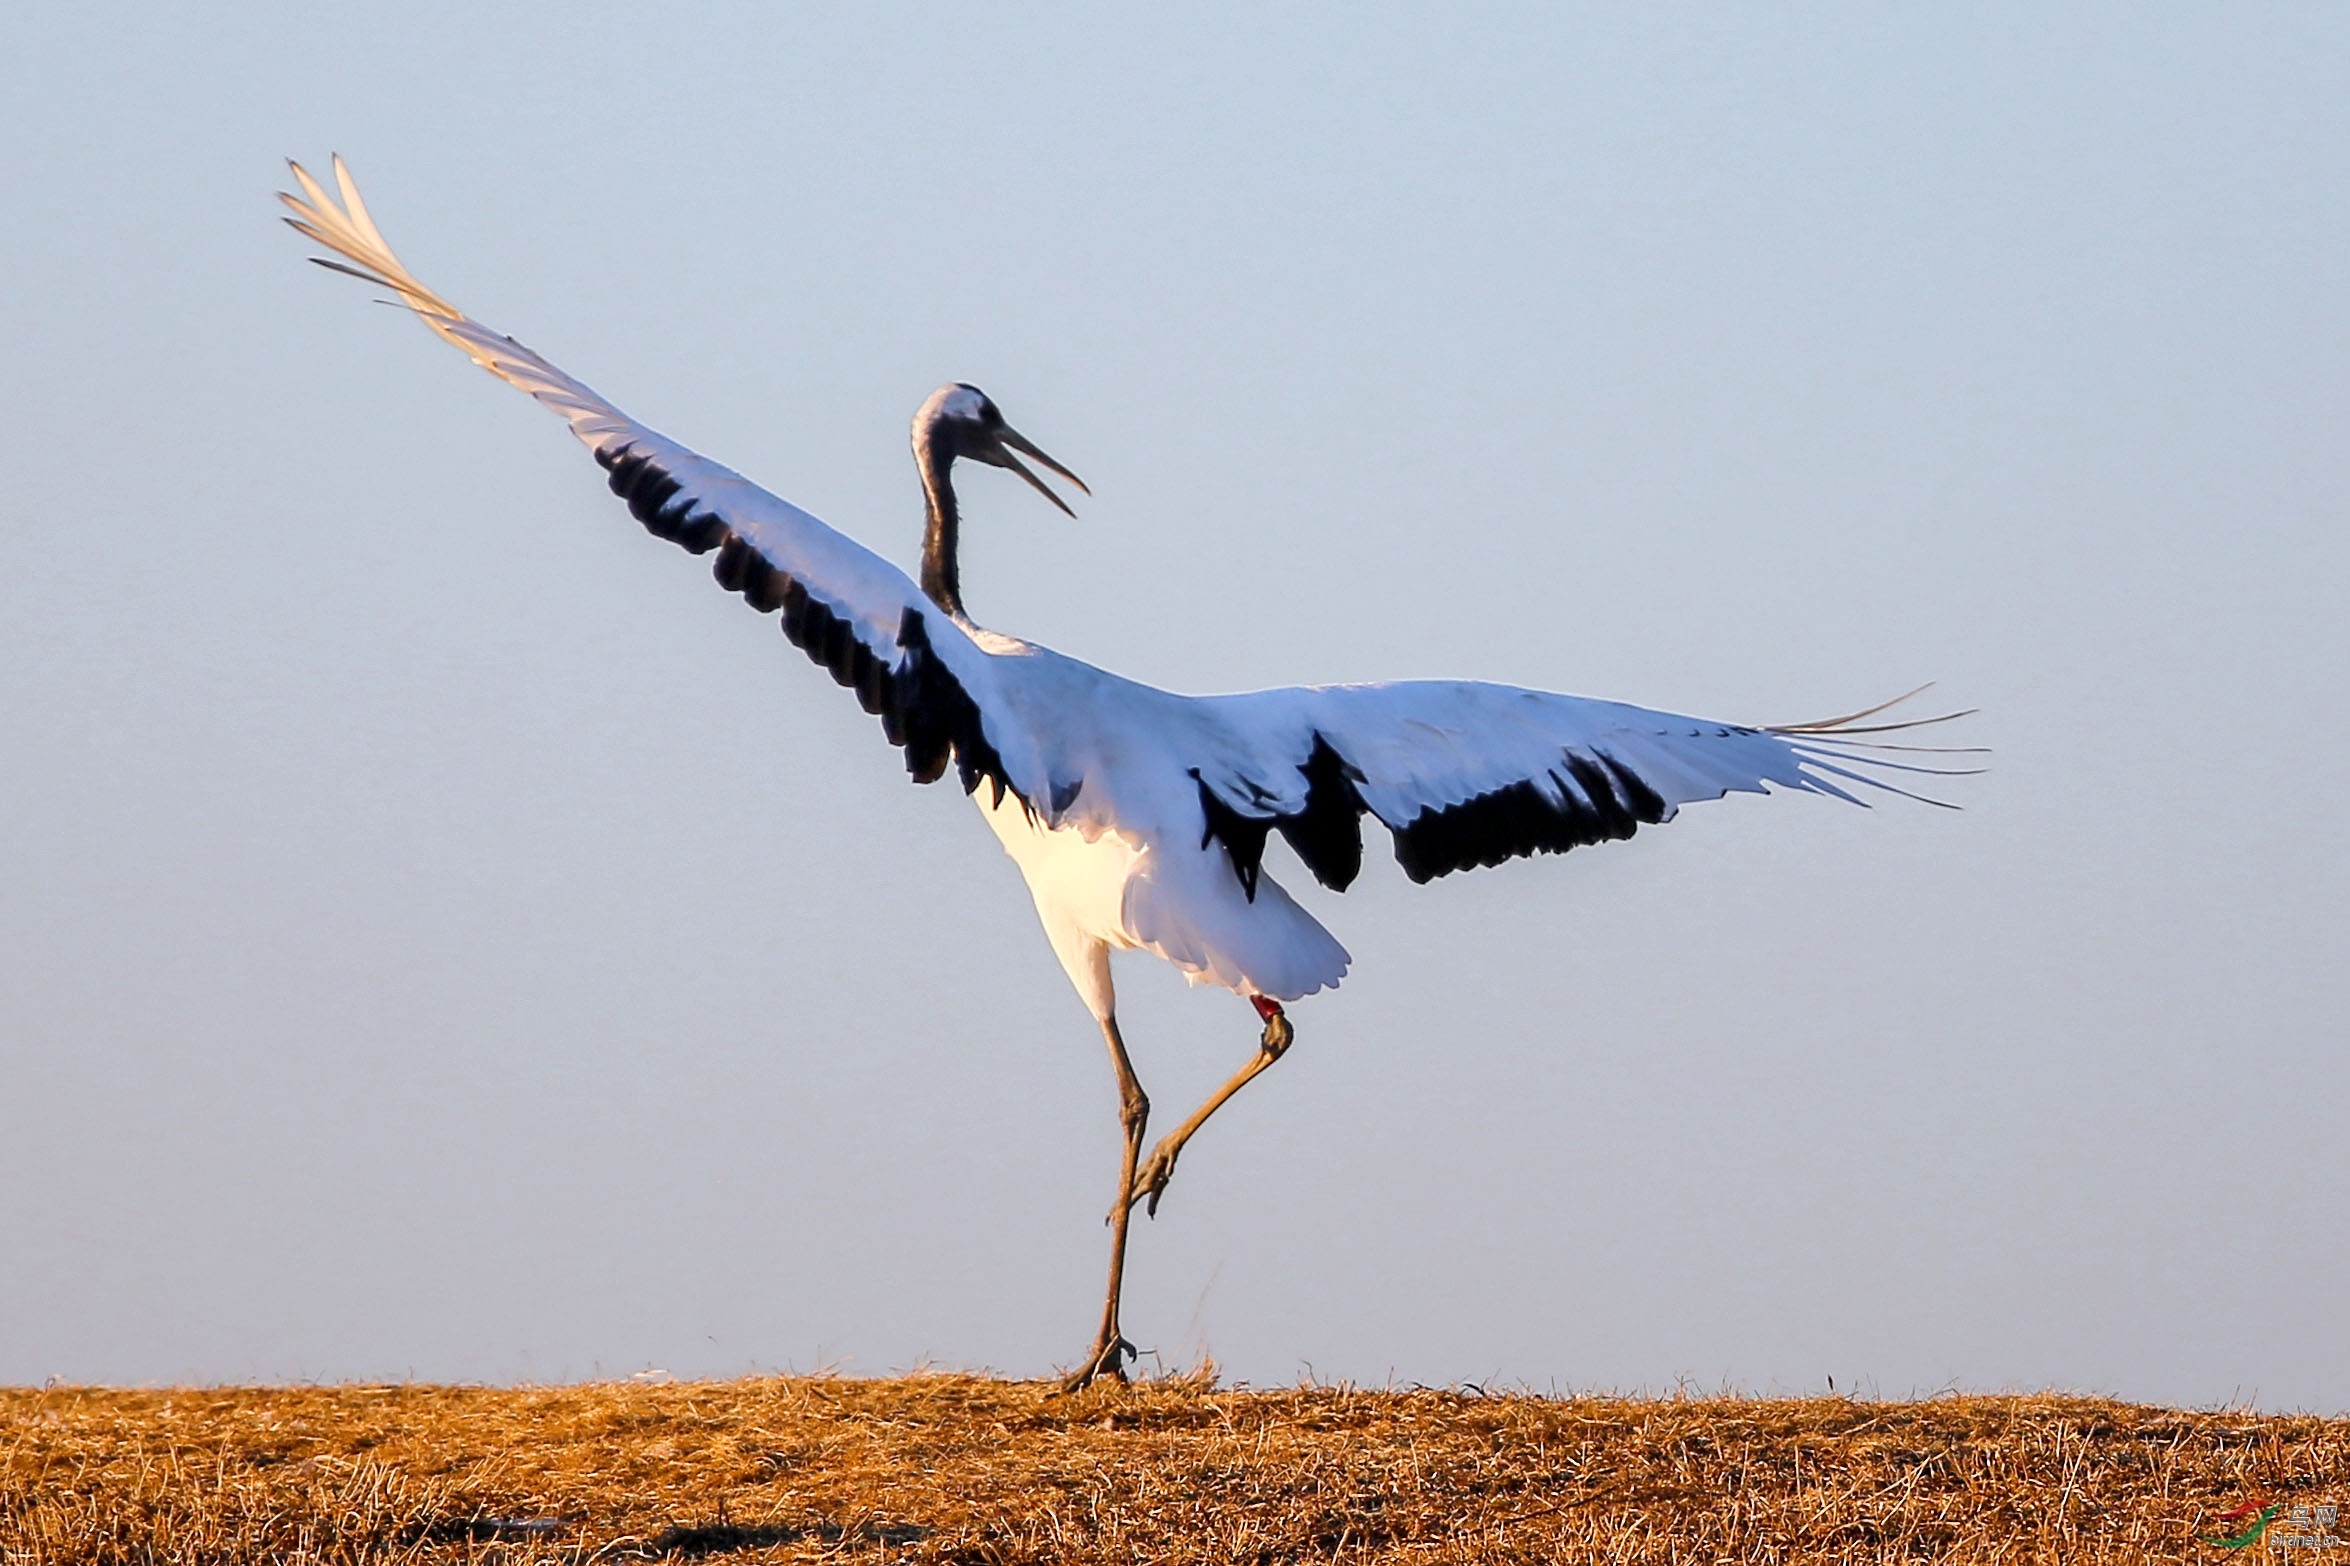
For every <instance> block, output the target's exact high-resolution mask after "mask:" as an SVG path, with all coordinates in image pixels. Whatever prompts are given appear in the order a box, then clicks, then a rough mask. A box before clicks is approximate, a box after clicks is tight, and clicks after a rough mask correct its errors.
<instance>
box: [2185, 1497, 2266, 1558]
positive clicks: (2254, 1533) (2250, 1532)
mask: <svg viewBox="0 0 2350 1566" xmlns="http://www.w3.org/2000/svg"><path fill="white" fill-rule="evenodd" d="M2284 1509H2285V1503H2284V1502H2282V1501H2279V1502H2277V1503H2276V1504H2274V1505H2272V1506H2263V1507H2261V1508H2260V1515H2259V1516H2257V1517H2253V1518H2252V1524H2251V1526H2250V1527H2248V1528H2246V1529H2245V1530H2244V1531H2243V1532H2242V1533H2239V1534H2236V1535H2233V1536H2232V1537H2229V1538H2225V1539H2206V1540H2204V1541H2203V1542H2204V1543H2205V1544H2216V1545H2218V1546H2219V1547H2220V1548H2221V1549H2223V1550H2241V1549H2245V1548H2248V1547H2249V1546H2251V1545H2255V1544H2258V1543H2259V1542H2260V1536H2261V1535H2262V1534H2264V1533H2266V1532H2268V1525H2269V1524H2270V1523H2272V1522H2275V1521H2276V1520H2277V1513H2279V1512H2281V1511H2283V1510H2284ZM2252 1511H2253V1508H2252V1507H2250V1506H2239V1507H2237V1508H2236V1509H2235V1510H2234V1511H2232V1512H2222V1513H2220V1514H2219V1520H2220V1521H2221V1522H2234V1521H2235V1520H2236V1519H2237V1518H2239V1517H2250V1516H2251V1515H2252Z"/></svg>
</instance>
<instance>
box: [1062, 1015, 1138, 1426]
mask: <svg viewBox="0 0 2350 1566" xmlns="http://www.w3.org/2000/svg"><path fill="white" fill-rule="evenodd" d="M1102 1037H1103V1038H1105V1039H1107V1040H1108V1041H1109V1045H1110V1064H1111V1065H1112V1066H1113V1067H1115V1068H1116V1070H1117V1072H1118V1123H1119V1124H1120V1125H1121V1126H1123V1127H1124V1128H1125V1130H1126V1156H1125V1158H1124V1160H1123V1161H1121V1162H1120V1164H1119V1166H1118V1204H1117V1205H1116V1206H1115V1207H1113V1208H1111V1209H1110V1290H1109V1295H1108V1297H1107V1298H1106V1299H1104V1300H1103V1302H1102V1330H1101V1332H1100V1333H1099V1334H1098V1335H1097V1336H1096V1337H1095V1338H1094V1343H1093V1351H1092V1353H1090V1354H1088V1355H1087V1356H1086V1360H1085V1364H1084V1366H1083V1367H1082V1368H1080V1369H1079V1370H1078V1371H1077V1373H1076V1374H1075V1375H1073V1376H1071V1377H1069V1378H1068V1379H1067V1380H1066V1381H1064V1382H1062V1383H1061V1390H1063V1391H1064V1392H1075V1391H1077V1390H1078V1389H1079V1388H1081V1387H1084V1386H1087V1385H1089V1384H1090V1383H1091V1382H1092V1381H1093V1380H1094V1378H1096V1377H1097V1376H1109V1377H1111V1378H1113V1379H1115V1380H1118V1381H1124V1380H1125V1379H1126V1361H1127V1360H1128V1359H1130V1358H1132V1357H1133V1354H1134V1345H1133V1344H1131V1343H1129V1342H1127V1341H1126V1337H1125V1334H1124V1333H1122V1332H1120V1331H1119V1330H1118V1294H1119V1291H1120V1290H1121V1289H1123V1288H1124V1287H1125V1283H1126V1224H1127V1219H1128V1217H1129V1216H1130V1215H1131V1214H1132V1212H1133V1209H1134V1201H1135V1190H1134V1169H1135V1164H1136V1162H1137V1161H1138V1160H1139V1159H1140V1158H1141V1157H1142V1132H1143V1128H1144V1127H1145V1126H1147V1125H1148V1124H1150V1118H1151V1101H1150V1098H1149V1096H1148V1095H1147V1094H1145V1093H1144V1092H1143V1090H1142V1080H1141V1079H1140V1078H1139V1077H1137V1076H1135V1074H1134V1062H1133V1061H1131V1060H1129V1059H1127V1057H1126V1041H1125V1040H1124V1039H1122V1038H1120V1037H1119V1036H1118V1019H1117V1018H1116V1017H1115V1016H1104V1017H1103V1018H1102Z"/></svg>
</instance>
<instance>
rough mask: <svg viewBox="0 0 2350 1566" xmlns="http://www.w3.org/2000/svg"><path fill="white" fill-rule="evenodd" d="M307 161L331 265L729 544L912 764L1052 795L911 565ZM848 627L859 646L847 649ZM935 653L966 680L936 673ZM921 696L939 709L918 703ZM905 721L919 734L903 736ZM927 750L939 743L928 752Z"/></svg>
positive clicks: (990, 674)
mask: <svg viewBox="0 0 2350 1566" xmlns="http://www.w3.org/2000/svg"><path fill="white" fill-rule="evenodd" d="M292 168H293V173H294V178H295V179H296V180H297V181H298V182H299V183H300V184H301V187H302V191H303V195H302V196H293V195H283V196H281V197H280V199H281V200H283V201H284V202H285V204H286V205H287V206H288V207H290V208H291V209H292V210H293V213H294V215H293V216H292V217H290V218H288V219H287V220H286V221H287V222H288V223H290V224H291V225H292V226H293V227H294V228H295V229H297V230H298V231H300V232H301V233H302V234H304V235H306V236H307V237H309V238H310V239H313V240H315V241H317V242H318V243H319V244H321V245H324V246H325V247H327V248H328V249H329V250H332V251H333V252H334V253H335V254H336V255H338V256H340V257H342V258H343V260H342V261H341V262H336V261H326V260H321V261H320V262H319V265H321V266H325V267H329V268H331V269H333V270H335V271H338V272H344V273H347V274H349V275H351V276H354V277H357V278H360V279H362V280H363V281H366V282H370V283H374V284H376V285H378V286H380V287H383V288H388V289H390V290H391V291H392V292H393V293H395V294H397V295H398V296H399V297H400V299H401V301H402V302H403V303H405V304H406V305H407V306H408V307H409V309H411V310H413V311H414V312H415V313H416V316H417V318H418V319H419V320H421V321H422V322H423V323H424V324H425V325H426V326H428V327H430V328H431V329H432V330H433V331H434V332H435V333H436V334H438V335H439V336H440V337H441V338H442V339H443V340H445V341H447V342H448V343H450V344H452V345H453V346H455V347H456V348H458V349H460V350H461V351H462V352H463V353H464V354H465V355H466V357H468V358H470V359H471V360H472V361H473V362H474V363H475V364H478V365H480V366H481V367H482V368H483V369H485V370H487V371H489V372H490V373H491V374H492V375H495V376H497V377H498V378H499V379H500V380H502V381H504V382H506V383H507V384H508V385H510V386H514V387H517V388H519V389H521V390H522V391H525V392H528V393H529V394H530V395H531V396H532V397H534V398H536V399H537V400H538V401H539V402H540V403H542V404H543V405H545V406H546V407H548V408H549V409H552V410H553V411H554V412H555V413H556V414H558V415H559V416H561V417H562V419H563V420H564V422H565V423H567V424H569V425H570V426H571V431H572V433H573V434H574V435H576V436H578V437H579V439H580V441H581V443H582V444H584V445H585V446H587V448H588V449H589V450H590V451H592V452H594V453H595V454H596V457H597V460H598V461H600V462H602V463H603V464H604V466H605V467H606V468H607V469H608V470H610V471H611V473H612V486H613V488H614V489H615V490H616V491H618V492H620V493H621V494H622V495H623V497H624V498H626V499H627V500H628V501H629V502H630V508H631V510H632V511H634V512H635V513H636V514H637V516H638V518H639V520H640V521H643V522H644V523H645V525H646V526H647V527H648V528H649V529H651V530H652V531H653V532H655V533H657V534H659V535H661V536H663V537H667V538H671V539H673V540H674V541H676V542H679V543H682V544H684V545H685V546H686V547H687V548H689V549H692V550H693V551H694V552H696V553H702V552H705V551H707V550H709V549H712V548H716V549H719V550H720V557H719V576H720V580H721V581H722V582H725V583H726V585H728V586H729V587H732V588H735V589H737V590H739V591H741V592H743V594H744V596H745V597H746V598H748V599H750V600H751V602H752V603H753V604H754V606H756V607H759V608H761V609H774V608H778V607H780V608H782V609H783V610H784V612H785V628H786V630H787V632H788V633H790V634H791V635H792V637H793V640H794V641H795V642H798V643H799V644H800V645H801V646H802V647H803V648H804V649H805V650H807V651H808V652H809V654H810V656H812V657H814V658H816V659H817V660H818V661H819V662H825V663H827V664H828V665H829V666H830V667H831V669H832V671H833V674H834V676H835V677H836V678H838V679H839V680H840V681H841V683H843V684H854V685H856V686H857V687H858V694H859V695H860V697H861V698H863V699H864V700H865V702H866V705H867V707H868V708H869V709H870V710H873V711H876V712H879V713H881V714H882V716H883V718H884V722H885V724H886V725H889V726H890V727H891V730H892V732H891V737H892V739H893V740H895V741H897V742H899V743H903V744H906V745H907V764H908V767H909V768H910V769H913V770H915V771H916V775H917V776H922V774H923V771H924V770H925V769H927V770H929V775H930V776H936V775H937V774H936V770H935V768H936V766H938V765H943V761H944V749H943V747H944V746H947V745H950V744H951V746H952V748H953V750H954V753H955V755H956V758H957V760H958V761H959V763H960V764H961V766H962V768H963V773H964V782H965V786H966V787H970V786H972V785H973V784H974V783H975V782H976V780H977V778H978V777H979V776H989V777H993V778H995V779H996V780H997V781H998V782H999V783H1001V784H1003V785H1006V786H1008V787H1010V788H1011V789H1012V790H1013V791H1014V792H1015V793H1017V794H1018V795H1020V797H1021V798H1022V800H1024V801H1037V800H1042V799H1043V798H1044V797H1045V788H1046V783H1045V770H1044V767H1043V764H1042V761H1041V760H1040V757H1039V755H1038V751H1037V748H1036V745H1035V743H1034V741H1033V738H1032V737H1031V735H1030V733H1029V732H1028V730H1027V729H1026V728H1025V727H1024V726H1023V725H1020V724H1017V723H1013V722H1010V721H1008V719H1007V718H1006V716H1005V713H1006V709H1005V705H1004V703H1003V700H1002V696H1001V692H1000V690H999V689H998V686H997V669H996V667H995V663H996V660H994V659H992V658H990V657H989V656H988V655H987V653H985V652H984V651H982V650H981V649H980V648H979V646H978V645H977V644H976V643H974V642H973V641H972V639H971V636H970V634H969V632H968V631H967V630H966V629H965V628H964V627H963V626H962V625H961V624H960V623H958V622H957V621H956V620H955V619H954V617H952V616H950V615H948V614H946V613H945V612H944V611H942V610H940V609H939V608H938V607H937V606H936V605H934V604H932V603H931V602H930V601H929V599H927V598H925V597H924V596H923V595H922V593H921V591H920V590H919V589H918V588H916V587H915V585H914V583H913V582H912V580H910V579H909V578H908V577H907V576H906V574H905V573H904V572H903V571H901V570H899V569H898V568H897V567H896V566H894V565H892V564H890V563H889V562H888V561H887V560H884V559H883V558H882V557H881V556H879V555H877V554H875V553H874V552H873V551H871V550H869V549H867V548H865V546H864V545H862V544H859V543H857V542H856V541H855V540H853V539H851V538H848V537H847V536H845V535H843V534H841V533H839V532H836V531H835V530H834V529H832V528H830V527H828V526H826V525H825V524H824V523H823V522H821V521H819V520H817V519H816V518H815V517H813V516H811V515H809V514H808V513H807V512H805V511H802V510H801V509H799V508H798V507H797V506H794V505H792V504H790V503H789V502H787V501H784V500H781V499H779V498H777V497H776V496H775V495H772V494H770V493H769V492H768V491H766V490H764V489H762V488H760V487H759V486H758V485H756V484H754V483H752V482H751V481H750V480H748V479H746V478H744V477H743V476H742V475H741V474H739V473H736V472H734V471H733V470H731V469H729V468H725V467H721V466H720V465H719V464H717V463H715V462H712V461H710V460H708V459H707V458H705V457H702V456H699V455H697V454H696V453H694V452H692V451H690V450H688V449H687V448H685V447H683V446H680V445H678V444H677V443H676V442H674V441H671V440H669V439H667V438H666V437H664V436H662V435H660V434H658V433H656V432H655V431H653V430H650V429H647V428H646V427H645V426H643V425H641V424H639V423H637V422H636V421H635V420H633V419H631V418H630V417H629V416H628V415H627V414H625V413H623V412H621V411H620V410H619V409H618V408H616V407H614V406H613V405H612V404H611V403H609V402H607V401H606V400H605V399H604V398H603V397H601V396H599V395H597V394H596V392H594V391H593V390H591V389H590V388H589V387H587V386H585V385H583V384H582V383H581V382H579V381H577V380H574V379H573V378H572V377H571V376H569V375H566V374H565V373H564V372H563V371H561V370H559V369H557V368H556V367H555V366H554V365H552V364H550V363H548V362H547V361H546V360H545V359H543V358H541V357H540V356H539V355H538V354H536V353H533V352H532V351H531V350H530V349H528V348H525V347H524V346H522V344H520V343H518V342H516V341H515V340H514V339H513V338H511V337H507V336H504V335H502V334H501V333H498V332H494V331H492V330H490V329H489V328H488V327H486V326H484V325H482V324H481V323H480V322H478V321H475V320H473V319H471V318H470V317H468V316H467V315H466V314H465V313H464V312H463V311H461V310H459V309H458V308H457V307H456V306H455V305H453V304H451V303H449V302H448V301H447V300H446V299H443V298H442V297H441V296H440V295H438V294H436V293H434V292H433V291H432V290H431V289H429V288H426V287H425V286H424V285H423V284H422V283H421V282H419V281H417V279H416V277H415V276H414V275H413V274H412V273H410V272H409V271H408V269H407V268H406V267H405V266H404V265H402V264H401V262H400V259H399V257H398V256H396V255H394V254H393V252H392V248H391V246H390V245H389V244H387V243H385V241H384V238H383V235H382V234H381V233H380V232H379V231H378V230H377V228H376V226H375V223H374V220H373V219H372V218H371V217H370V216H369V214H368V211H367V207H366V204H365V203H364V202H363V201H362V200H361V199H360V196H359V189H358V186H357V185H356V184H354V183H353V181H352V179H351V175H350V171H349V170H348V169H346V168H345V167H344V166H343V160H342V159H341V158H339V157H338V158H336V159H335V160H334V177H335V184H336V187H337V189H338V191H339V192H340V194H341V197H342V200H341V202H340V203H339V204H338V203H337V202H336V201H335V200H334V199H333V198H332V197H330V196H329V195H328V194H327V192H326V191H325V190H324V189H323V188H322V187H321V186H320V185H319V183H318V181H317V180H315V179H313V178H312V177H311V176H310V174H309V172H308V171H307V170H305V169H304V168H303V167H302V166H301V165H300V164H298V163H297V164H294V165H292ZM344 263H348V264H344ZM803 600H804V601H805V602H804V603H803ZM807 605H813V606H815V607H814V608H809V607H807ZM917 627H918V628H919V629H918V630H917V629H916V628H917ZM844 632H845V634H846V636H847V638H848V640H849V641H850V642H853V644H854V645H845V644H844V643H843V641H842V633H844ZM860 649H861V650H862V654H863V656H862V657H860V656H859V650H860ZM926 660H927V661H929V662H931V663H934V664H935V665H936V666H937V667H938V668H943V670H944V672H945V673H946V674H947V675H948V676H949V677H950V680H951V683H950V682H949V681H941V680H939V679H938V678H937V677H936V672H935V669H927V668H925V667H924V664H925V661H926ZM908 701H915V702H917V703H918V704H926V706H923V707H922V710H915V711H909V710H907V705H906V704H907V702H908ZM902 728H911V730H912V731H913V732H912V733H911V734H901V733H900V732H899V730H900V729H902ZM916 742H919V744H918V743H916ZM923 746H927V748H928V753H927V754H918V750H919V749H921V748H922V747H923ZM924 781H928V778H927V777H925V778H924Z"/></svg>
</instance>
